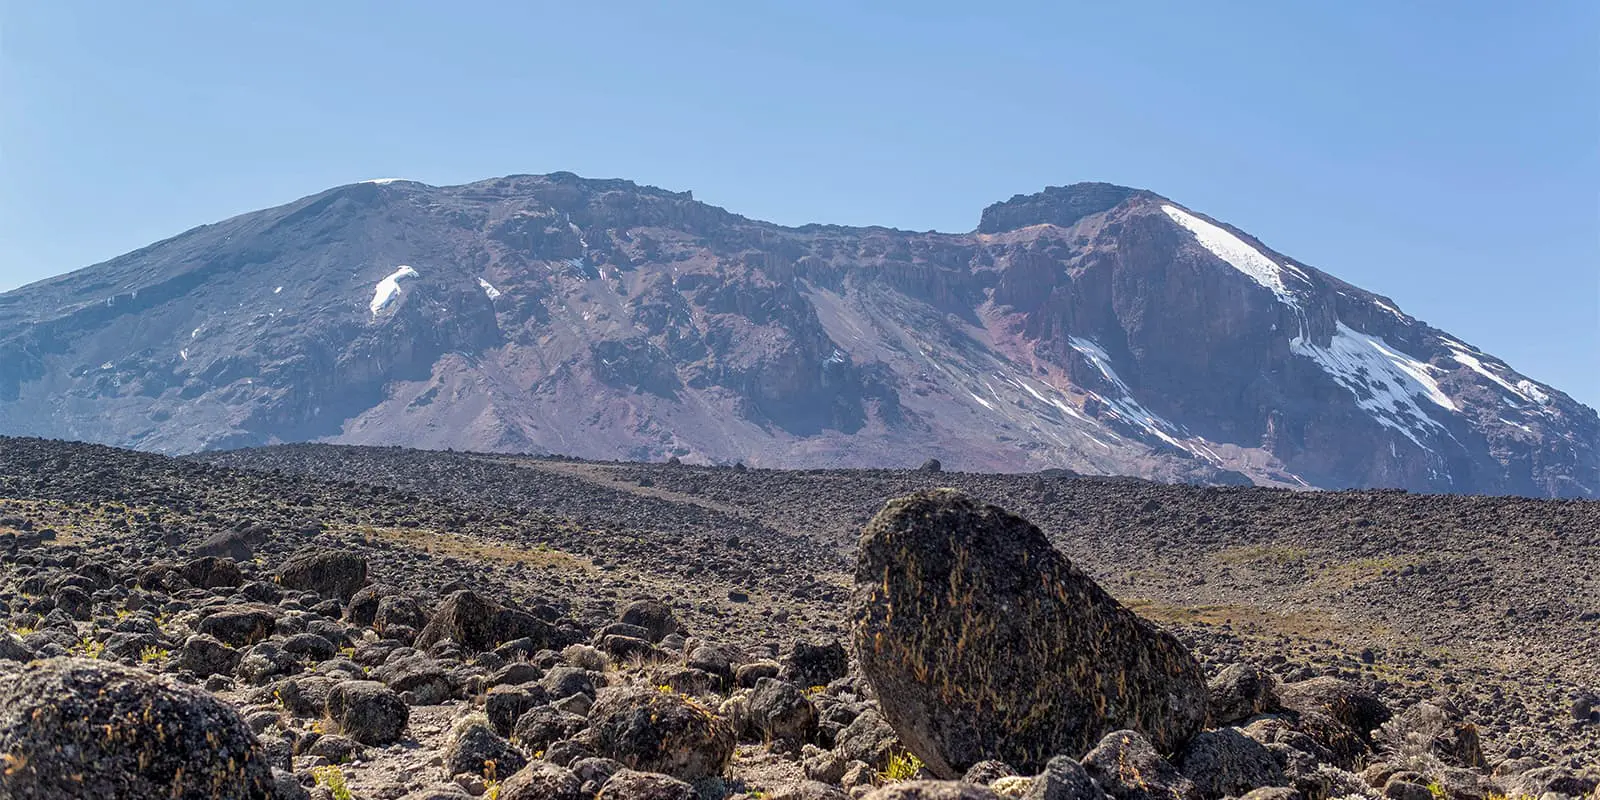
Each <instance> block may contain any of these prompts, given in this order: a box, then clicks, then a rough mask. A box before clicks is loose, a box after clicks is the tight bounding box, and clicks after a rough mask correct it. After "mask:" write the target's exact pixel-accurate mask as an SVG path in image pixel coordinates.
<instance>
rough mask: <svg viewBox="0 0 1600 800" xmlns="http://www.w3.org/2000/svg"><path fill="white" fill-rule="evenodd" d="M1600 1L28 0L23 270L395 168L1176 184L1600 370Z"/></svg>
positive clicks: (1504, 341)
mask: <svg viewBox="0 0 1600 800" xmlns="http://www.w3.org/2000/svg"><path fill="white" fill-rule="evenodd" d="M1596 41H1600V4H1597V3H1593V2H1589V1H1588V0H1570V1H1567V2H1562V1H1561V0H1543V1H1541V2H1537V3H1488V2H1466V1H1464V0H1463V1H1453V2H1407V3H1392V2H1344V3H1283V2H1277V1H1276V0H1272V1H1270V2H1269V1H1268V0H1262V2H1249V3H1245V2H1205V3H1192V2H1176V0H1173V1H1172V2H1154V1H1151V2H1127V3H1066V2H1039V3H1006V2H991V3H981V4H980V3H970V2H962V3H943V2H932V1H930V0H924V1H923V2H907V3H890V2H880V3H860V2H845V1H842V0H840V1H835V0H811V1H810V2H805V3H784V4H779V3H744V2H718V3H712V2H695V1H694V0H680V2H674V3H657V2H648V3H645V2H640V3H622V2H591V3H570V2H568V3H544V2H500V3H490V2H453V3H449V4H441V3H437V2H407V1H405V0H389V1H388V2H375V1H372V2H368V1H363V0H340V2H335V3H328V2H309V1H307V0H280V1H279V2H274V3H217V2H212V1H211V0H205V1H203V2H181V1H180V0H169V1H168V2H162V3H122V2H114V1H113V0H103V1H102V2H83V1H82V0H51V2H47V3H33V2H25V0H0V290H4V289H9V288H13V287H15V286H17V285H20V284H23V283H26V282H29V281H33V280H37V279H39V278H43V277H46V276H48V275H52V274H56V273H60V272H64V271H67V270H70V269H73V268H76V267H79V266H83V265H86V264H90V263H94V262H97V261H101V260H104V259H106V258H109V257H111V256H114V255H117V254H119V253H122V252H125V251H127V250H131V249H134V248H136V247H139V246H142V245H144V244H148V243H150V242H151V241H154V240H157V239H160V238H164V237H166V236H170V235H172V234H175V233H178V232H180V231H182V230H185V229H187V228H190V227H193V226H195V225H199V224H202V223H205V222H211V221H215V220H218V219H221V218H224V217H227V216H230V215H233V214H236V213H240V212H244V211H249V210H252V209H255V208H260V207H264V206H268V205H274V204H278V203H282V202H286V201H288V200H292V199H294V198H296V197H299V196H302V195H306V194H310V193H312V192H315V191H319V190H321V189H324V188H327V187H329V186H333V185H337V184H341V183H348V182H351V181H354V180H359V179H364V178H373V177H406V178H413V179H417V180H422V181H426V182H429V183H438V184H443V183H458V182H464V181H469V180H475V179H479V178H484V177H489V176H494V175H502V174H508V173H538V172H551V171H556V170H570V171H573V172H577V173H579V174H583V175H588V176H594V177H625V178H631V179H634V180H637V181H640V182H643V183H650V184H655V185H659V186H663V187H666V188H670V189H675V190H683V189H692V190H694V192H695V196H696V197H697V198H699V199H701V200H704V201H707V202H711V203H714V204H717V205H721V206H724V207H726V208H729V209H731V210H734V211H737V212H739V213H742V214H745V215H747V216H752V217H758V218H763V219H769V220H774V221H777V222H781V223H786V224H801V223H805V222H813V221H816V222H834V223H843V224H868V223H873V224H885V225H893V226H897V227H902V228H909V229H915V230H927V229H938V230H948V231H964V230H970V229H971V228H972V227H973V226H974V225H976V223H977V219H978V214H979V212H980V211H981V210H982V208H983V207H984V206H985V205H987V204H989V203H991V202H994V201H996V200H1002V199H1005V198H1007V197H1010V196H1011V195H1013V194H1016V193H1025V192H1032V191H1037V190H1038V189H1040V188H1042V187H1044V186H1046V185H1051V184H1064V183H1071V182H1074V181H1080V180H1106V181H1111V182H1115V183H1123V184H1129V185H1134V186H1140V187H1144V188H1149V189H1152V190H1154V191H1157V192H1160V193H1161V194H1164V195H1167V196H1168V197H1171V198H1173V199H1175V200H1177V201H1179V202H1182V203H1184V204H1185V205H1188V206H1190V207H1191V208H1194V209H1197V210H1199V211H1203V212H1205V213H1208V214H1210V215H1212V216H1215V217H1217V218H1220V219H1223V220H1226V221H1228V222H1231V223H1233V224H1235V225H1238V226H1240V227H1242V228H1244V229H1245V230H1248V231H1250V232H1252V233H1254V234H1256V235H1257V236H1259V237H1260V238H1261V239H1263V240H1264V241H1265V242H1267V243H1268V244H1269V245H1271V246H1272V247H1274V248H1275V249H1277V250H1280V251H1282V252H1285V253H1287V254H1290V255H1292V256H1294V257H1296V258H1298V259H1300V260H1302V261H1305V262H1307V263H1310V264H1313V265H1315V266H1317V267H1320V268H1322V269H1324V270H1326V271H1328V272H1331V273H1333V274H1335V275H1338V276H1340V277H1342V278H1345V279H1346V280H1349V281H1351V282H1353V283H1356V284H1358V285H1361V286H1363V287H1365V288H1368V289H1371V290H1373V291H1376V292H1379V293H1382V294H1386V295H1389V296H1391V297H1393V298H1394V299H1395V300H1396V301H1397V302H1398V303H1399V305H1400V306H1401V308H1403V309H1404V310H1406V311H1408V312H1410V313H1411V314H1413V315H1415V316H1418V317H1420V318H1422V319H1425V320H1427V321H1429V322H1431V323H1433V324H1434V325H1436V326H1438V327H1441V328H1444V329H1446V330H1449V331H1451V332H1452V333H1454V334H1456V335H1458V336H1460V337H1462V338H1464V339H1466V340H1467V341H1468V342H1471V343H1473V344H1475V345H1478V346H1479V347H1482V348H1484V349H1486V350H1488V351H1489V352H1491V353H1494V354H1496V355H1499V356H1501V357H1503V358H1505V359H1507V360H1508V361H1509V362H1510V363H1511V364H1512V366H1514V367H1516V368H1518V369H1519V370H1521V371H1522V372H1524V373H1526V374H1529V375H1531V376H1533V377H1535V378H1537V379H1540V380H1543V381H1547V382H1549V383H1552V384H1553V385H1555V386H1557V387H1558V388H1561V389H1563V390H1565V391H1567V392H1569V393H1571V394H1572V395H1574V396H1575V397H1577V398H1578V399H1579V400H1582V401H1584V402H1586V403H1588V404H1589V405H1591V406H1594V405H1600V55H1597V52H1600V50H1597V48H1596V44H1595V43H1596Z"/></svg>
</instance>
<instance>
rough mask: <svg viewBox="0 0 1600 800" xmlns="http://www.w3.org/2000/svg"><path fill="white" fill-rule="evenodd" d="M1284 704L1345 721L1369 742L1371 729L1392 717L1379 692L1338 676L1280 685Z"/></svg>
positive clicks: (1344, 722)
mask: <svg viewBox="0 0 1600 800" xmlns="http://www.w3.org/2000/svg"><path fill="white" fill-rule="evenodd" d="M1278 699H1279V700H1280V701H1282V702H1283V707H1284V708H1287V709H1290V710H1293V711H1299V712H1307V711H1315V712H1319V713H1322V714H1326V715H1328V716H1330V717H1333V718H1334V719H1336V720H1338V721H1339V722H1340V723H1343V724H1344V725H1345V726H1346V727H1348V728H1349V729H1350V730H1352V731H1354V732H1355V734H1356V735H1357V736H1359V737H1361V738H1362V740H1364V741H1368V740H1369V737H1370V735H1371V734H1372V731H1373V730H1374V729H1375V728H1377V727H1378V726H1379V725H1382V724H1383V723H1385V722H1387V721H1388V720H1389V709H1388V708H1387V707H1386V706H1384V704H1383V701H1382V700H1379V699H1378V696H1377V695H1376V694H1373V693H1372V691H1371V690H1369V689H1366V688H1364V687H1362V686H1358V685H1356V684H1354V683H1351V682H1349V681H1345V680H1340V679H1338V678H1329V677H1322V678H1312V679H1310V680H1305V681H1297V682H1295V683H1285V684H1283V685H1282V686H1279V687H1278Z"/></svg>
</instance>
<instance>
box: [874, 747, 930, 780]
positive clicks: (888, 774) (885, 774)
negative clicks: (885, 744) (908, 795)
mask: <svg viewBox="0 0 1600 800" xmlns="http://www.w3.org/2000/svg"><path fill="white" fill-rule="evenodd" d="M923 766H924V765H923V763H922V759H920V758H917V757H916V756H915V755H914V754H912V753H907V752H900V753H895V754H894V755H892V756H890V757H889V764H888V765H887V766H885V767H884V768H883V770H882V771H881V772H879V773H878V782H879V783H898V782H900V781H909V780H911V778H912V777H913V776H915V775H916V774H917V770H919V769H922V767H923Z"/></svg>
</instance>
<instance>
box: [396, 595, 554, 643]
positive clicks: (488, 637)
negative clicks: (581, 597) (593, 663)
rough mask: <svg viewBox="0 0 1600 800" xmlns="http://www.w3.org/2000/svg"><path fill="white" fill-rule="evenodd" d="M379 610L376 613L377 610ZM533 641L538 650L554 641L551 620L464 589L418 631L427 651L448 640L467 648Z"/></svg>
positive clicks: (418, 636) (449, 598)
mask: <svg viewBox="0 0 1600 800" xmlns="http://www.w3.org/2000/svg"><path fill="white" fill-rule="evenodd" d="M374 613H376V612H374ZM524 638H526V639H530V640H532V647H533V648H534V649H536V650H539V649H544V648H546V647H549V646H550V645H551V644H552V643H553V642H554V641H555V638H556V637H555V629H554V628H553V627H552V626H551V625H550V623H548V622H545V621H544V620H542V619H539V618H538V617H536V616H534V615H533V614H530V613H528V612H526V611H522V610H520V609H515V608H506V607H504V606H502V605H500V604H499V603H496V602H494V601H493V600H490V599H488V598H486V597H484V596H482V595H480V594H478V593H477V592H474V591H472V590H470V589H462V590H461V591H459V592H456V593H455V594H452V595H450V596H449V597H447V598H445V599H444V602H443V603H440V604H439V608H438V610H436V611H435V612H434V613H433V617H432V618H431V619H429V620H428V624H427V626H425V627H424V628H423V629H422V632H421V633H419V634H417V642H416V647H417V649H419V650H426V649H428V648H429V647H432V646H433V645H435V644H437V643H439V642H442V641H444V640H446V639H449V640H451V641H453V642H455V643H456V644H458V645H461V646H462V647H463V648H466V649H467V650H471V651H473V652H482V651H484V650H493V649H494V648H496V647H498V646H500V645H501V644H504V643H505V642H509V641H513V640H516V639H524Z"/></svg>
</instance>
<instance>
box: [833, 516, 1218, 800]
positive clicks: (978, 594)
mask: <svg viewBox="0 0 1600 800" xmlns="http://www.w3.org/2000/svg"><path fill="white" fill-rule="evenodd" d="M855 587H856V588H855V596H854V602H853V608H852V613H853V616H854V641H855V647H856V654H857V657H858V659H859V660H860V663H861V670H862V672H863V673H864V674H865V675H866V677H867V679H868V680H869V681H871V683H872V687H873V689H874V690H875V691H876V692H877V695H878V699H879V702H880V704H881V706H882V708H883V715H884V717H885V718H886V719H887V720H888V721H889V723H890V724H891V725H892V726H893V727H894V729H895V731H896V732H897V733H898V734H899V736H900V739H901V740H902V741H903V742H904V743H905V744H906V746H907V747H908V748H910V750H911V751H912V752H914V753H916V754H917V755H918V756H920V757H921V758H922V760H923V761H924V762H925V763H926V764H927V765H928V769H929V770H931V771H932V772H933V773H934V774H935V775H937V776H939V777H943V778H954V777H957V776H959V775H961V773H962V772H963V771H964V770H965V769H966V768H967V767H970V766H971V765H973V764H975V763H977V762H979V761H982V760H985V759H990V758H993V759H999V760H1001V761H1004V762H1006V763H1008V764H1011V765H1013V766H1015V767H1017V768H1019V769H1021V770H1023V771H1024V772H1038V771H1039V770H1041V769H1043V768H1044V766H1045V765H1046V763H1047V762H1048V761H1049V760H1050V758H1051V757H1053V756H1056V755H1060V754H1067V755H1077V754H1081V753H1083V752H1085V751H1087V750H1088V749H1089V748H1091V747H1093V746H1094V745H1095V744H1096V743H1097V742H1098V741H1099V740H1100V739H1101V738H1102V737H1104V736H1105V735H1106V734H1107V733H1109V732H1111V731H1115V730H1121V729H1132V730H1137V731H1139V732H1141V733H1143V734H1144V735H1145V736H1147V737H1149V738H1150V740H1151V741H1152V742H1153V743H1154V744H1155V746H1156V747H1157V748H1158V749H1160V750H1161V751H1164V752H1171V751H1172V750H1174V749H1176V748H1177V747H1178V746H1179V745H1181V744H1182V743H1183V742H1184V741H1186V740H1187V739H1188V738H1189V737H1190V736H1192V735H1193V734H1194V733H1195V732H1196V731H1198V730H1199V729H1200V726H1201V724H1202V723H1203V722H1204V721H1205V717H1206V710H1207V709H1206V698H1207V695H1206V684H1205V676H1204V674H1203V673H1202V672H1201V669H1200V665H1199V663H1198V662H1196V661H1195V659H1194V657H1193V656H1192V655H1190V653H1189V652H1188V650H1186V649H1185V648H1184V647H1183V645H1182V644H1181V643H1180V642H1179V641H1178V640H1177V639H1176V638H1174V637H1173V636H1172V635H1171V634H1168V633H1166V632H1164V631H1161V630H1159V629H1157V628H1156V627H1154V626H1153V625H1151V624H1150V623H1148V622H1146V621H1144V620H1143V619H1140V618H1139V617H1138V615H1136V614H1134V613H1133V612H1131V611H1129V610H1128V609H1126V608H1124V607H1123V606H1122V605H1121V604H1120V603H1118V602H1117V601H1116V600H1115V599H1113V598H1112V597H1111V595H1109V594H1107V593H1106V592H1105V591H1104V590H1103V589H1101V588H1100V587H1099V586H1098V585H1096V584H1095V582H1094V581H1093V580H1091V579H1090V578H1089V577H1088V576H1087V575H1085V574H1084V573H1083V571H1082V570H1079V569H1078V568H1077V567H1076V566H1074V565H1073V564H1072V563H1071V562H1070V561H1068V560H1067V558H1066V557H1065V556H1063V555H1061V554H1060V553H1058V552H1056V551H1055V550H1054V549H1052V548H1051V546H1050V543H1049V542H1048V541H1047V540H1046V539H1045V537H1044V534H1042V533H1040V532H1039V529H1038V528H1036V527H1034V526H1033V525H1031V524H1029V523H1028V521H1027V520H1025V519H1023V518H1021V517H1019V516H1016V515H1015V514H1011V513H1009V512H1007V511H1005V510H1003V509H1001V508H998V507H995V506H992V505H988V504H984V503H979V502H976V501H974V500H972V499H971V498H969V497H967V496H966V495H963V494H961V493H960V492H956V491H954V490H949V489H940V490H934V491H923V492H918V493H916V494H913V495H910V496H907V497H902V498H898V499H895V500H891V501H889V503H888V504H887V505H886V506H885V507H884V509H883V510H882V511H880V512H879V513H878V515H877V516H876V517H874V518H873V519H872V521H871V522H869V523H868V524H867V527H866V529H865V530H864V531H863V533H862V536H861V543H860V547H859V549H858V552H857V561H856V574H855Z"/></svg>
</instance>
